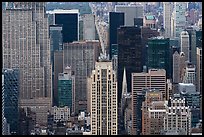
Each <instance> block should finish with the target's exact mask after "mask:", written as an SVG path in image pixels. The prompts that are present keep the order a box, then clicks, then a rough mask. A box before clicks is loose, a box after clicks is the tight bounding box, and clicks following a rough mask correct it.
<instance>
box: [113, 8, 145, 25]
mask: <svg viewBox="0 0 204 137" xmlns="http://www.w3.org/2000/svg"><path fill="white" fill-rule="evenodd" d="M115 12H123V13H124V17H125V18H124V19H125V22H124V26H134V18H143V14H144V8H143V6H142V5H116V6H115Z"/></svg>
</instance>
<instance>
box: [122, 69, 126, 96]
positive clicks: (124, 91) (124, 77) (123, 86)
mask: <svg viewBox="0 0 204 137" xmlns="http://www.w3.org/2000/svg"><path fill="white" fill-rule="evenodd" d="M124 94H127V79H126V70H125V67H124V71H123V85H122V97H123V96H124Z"/></svg>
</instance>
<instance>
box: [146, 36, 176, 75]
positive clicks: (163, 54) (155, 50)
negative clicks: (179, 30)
mask: <svg viewBox="0 0 204 137" xmlns="http://www.w3.org/2000/svg"><path fill="white" fill-rule="evenodd" d="M171 55H172V54H171V47H170V44H169V38H163V37H154V38H150V39H149V40H148V50H147V56H148V64H147V66H148V69H151V68H153V69H165V70H166V75H167V78H168V79H169V78H171V77H172V69H171V58H172V56H171Z"/></svg>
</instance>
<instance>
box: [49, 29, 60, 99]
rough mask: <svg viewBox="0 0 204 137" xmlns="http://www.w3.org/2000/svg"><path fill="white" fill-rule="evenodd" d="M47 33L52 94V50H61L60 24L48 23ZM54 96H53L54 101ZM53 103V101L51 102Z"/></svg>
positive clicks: (53, 65) (53, 66)
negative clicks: (48, 37)
mask: <svg viewBox="0 0 204 137" xmlns="http://www.w3.org/2000/svg"><path fill="white" fill-rule="evenodd" d="M49 35H50V49H51V51H50V55H51V64H52V90H53V91H52V94H54V86H55V85H54V72H55V70H54V68H55V64H54V63H55V62H54V52H55V51H58V50H62V25H49ZM54 98H55V96H54V97H53V101H54ZM53 103H54V102H53Z"/></svg>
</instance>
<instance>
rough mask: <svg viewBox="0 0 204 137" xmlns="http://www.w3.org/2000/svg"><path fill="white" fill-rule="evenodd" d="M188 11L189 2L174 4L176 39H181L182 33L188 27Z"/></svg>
mask: <svg viewBox="0 0 204 137" xmlns="http://www.w3.org/2000/svg"><path fill="white" fill-rule="evenodd" d="M186 9H187V2H174V10H173V14H174V22H173V23H174V24H173V26H174V34H175V35H174V37H180V34H181V31H183V30H184V29H185V25H186V16H185V13H186Z"/></svg>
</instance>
